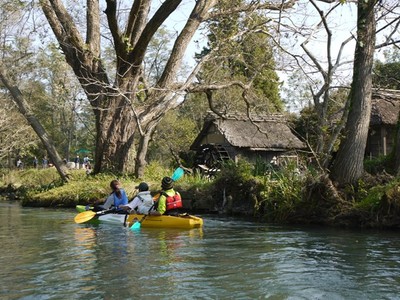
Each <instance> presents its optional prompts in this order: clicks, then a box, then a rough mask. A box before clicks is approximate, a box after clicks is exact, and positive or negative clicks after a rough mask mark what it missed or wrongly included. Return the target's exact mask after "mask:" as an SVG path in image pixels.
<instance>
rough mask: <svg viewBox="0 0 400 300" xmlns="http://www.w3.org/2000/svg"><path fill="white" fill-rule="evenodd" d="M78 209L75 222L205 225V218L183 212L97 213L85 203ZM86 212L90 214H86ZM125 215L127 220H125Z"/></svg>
mask: <svg viewBox="0 0 400 300" xmlns="http://www.w3.org/2000/svg"><path fill="white" fill-rule="evenodd" d="M76 210H77V211H78V212H80V214H78V216H77V219H76V220H75V222H77V223H86V222H90V223H113V224H121V225H123V224H124V223H125V222H126V225H127V226H129V227H130V226H132V224H133V223H135V222H137V221H139V222H140V223H141V224H140V225H141V227H144V228H182V229H191V228H199V227H202V226H203V219H202V218H199V217H196V216H193V215H189V214H181V215H178V216H168V215H162V216H152V215H138V214H131V215H127V216H126V215H124V214H115V213H109V214H104V215H102V214H99V215H95V214H94V213H93V212H92V211H91V210H88V211H86V208H85V206H84V205H77V206H76ZM85 214H89V215H88V216H86V215H85ZM125 217H127V218H126V220H125Z"/></svg>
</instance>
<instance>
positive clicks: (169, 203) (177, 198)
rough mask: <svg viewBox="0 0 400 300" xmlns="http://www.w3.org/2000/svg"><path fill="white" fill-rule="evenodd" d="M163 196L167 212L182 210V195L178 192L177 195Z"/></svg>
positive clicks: (165, 194)
mask: <svg viewBox="0 0 400 300" xmlns="http://www.w3.org/2000/svg"><path fill="white" fill-rule="evenodd" d="M162 195H164V196H165V198H166V200H165V206H166V209H167V211H168V210H171V209H175V208H181V207H182V198H181V195H180V194H179V193H178V192H175V195H173V196H169V195H168V194H167V193H165V192H162Z"/></svg>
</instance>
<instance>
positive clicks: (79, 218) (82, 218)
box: [74, 210, 96, 224]
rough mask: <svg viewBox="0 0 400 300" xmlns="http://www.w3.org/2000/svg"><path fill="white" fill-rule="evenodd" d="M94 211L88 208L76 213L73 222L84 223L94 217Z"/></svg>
mask: <svg viewBox="0 0 400 300" xmlns="http://www.w3.org/2000/svg"><path fill="white" fill-rule="evenodd" d="M95 215H96V213H95V212H94V211H91V210H88V211H84V212H81V213H79V214H77V215H76V216H75V218H74V221H75V223H78V224H79V223H85V222H87V221H89V220H91V219H93V218H94V216H95Z"/></svg>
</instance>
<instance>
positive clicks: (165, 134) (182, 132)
mask: <svg viewBox="0 0 400 300" xmlns="http://www.w3.org/2000/svg"><path fill="white" fill-rule="evenodd" d="M197 133H198V130H197V129H196V122H195V120H193V119H191V118H189V117H186V116H182V115H179V114H178V113H177V112H176V111H170V112H169V113H168V114H167V115H166V116H165V117H164V118H163V120H162V121H161V122H160V124H159V125H158V126H157V130H156V132H155V133H154V135H153V142H152V143H151V144H150V145H149V151H148V158H149V161H159V162H162V163H163V165H164V167H169V166H174V165H175V164H176V163H177V162H176V157H178V156H180V155H182V154H183V153H187V152H189V148H190V145H191V144H192V143H193V141H194V140H195V138H196V136H197ZM174 156H175V157H174ZM183 163H184V164H185V162H183Z"/></svg>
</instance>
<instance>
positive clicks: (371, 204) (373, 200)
mask: <svg viewBox="0 0 400 300" xmlns="http://www.w3.org/2000/svg"><path fill="white" fill-rule="evenodd" d="M386 189H387V186H381V185H378V186H375V187H373V188H371V189H370V190H369V191H368V194H367V195H366V197H365V198H363V199H362V200H360V201H359V202H357V203H355V207H356V208H358V209H361V210H367V211H374V210H376V209H377V208H378V207H379V205H380V203H381V199H382V196H383V195H384V194H385V190H386Z"/></svg>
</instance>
